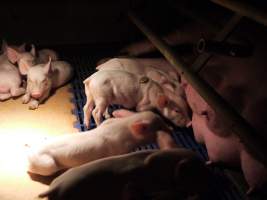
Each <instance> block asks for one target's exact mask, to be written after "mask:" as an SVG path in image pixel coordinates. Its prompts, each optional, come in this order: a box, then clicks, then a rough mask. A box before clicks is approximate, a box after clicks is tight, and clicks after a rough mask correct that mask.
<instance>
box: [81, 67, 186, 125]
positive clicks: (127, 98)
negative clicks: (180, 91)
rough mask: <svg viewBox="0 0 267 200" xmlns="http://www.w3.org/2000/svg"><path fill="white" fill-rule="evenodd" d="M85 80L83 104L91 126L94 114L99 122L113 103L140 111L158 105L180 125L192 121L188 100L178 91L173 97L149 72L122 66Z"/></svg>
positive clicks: (85, 121)
mask: <svg viewBox="0 0 267 200" xmlns="http://www.w3.org/2000/svg"><path fill="white" fill-rule="evenodd" d="M83 83H84V85H85V94H86V96H87V102H86V104H85V106H84V108H83V110H84V123H85V125H86V126H87V127H88V125H89V124H90V118H91V114H92V115H93V117H94V119H95V122H96V124H97V125H99V124H100V122H101V118H102V116H103V114H104V112H105V110H106V108H107V107H108V106H109V105H110V104H118V105H122V106H123V107H125V108H127V109H129V108H135V109H136V110H137V111H144V110H151V109H157V110H158V111H159V112H160V113H161V114H162V115H164V116H165V117H166V118H168V119H169V120H171V121H172V122H173V123H174V124H176V125H178V126H186V125H187V124H188V123H189V121H190V119H189V115H188V110H187V109H188V108H187V104H186V102H185V100H184V99H183V98H181V97H180V96H175V95H173V96H172V98H171V99H169V98H168V97H167V95H166V94H165V93H164V90H163V89H162V87H161V86H160V85H159V84H158V83H156V82H155V81H153V80H151V79H149V78H148V77H146V76H142V75H136V74H132V73H129V72H126V71H120V70H103V71H98V72H96V73H94V74H93V75H91V76H90V77H89V78H87V79H86V80H85V81H84V82H83ZM94 105H95V108H94ZM93 108H94V110H93Z"/></svg>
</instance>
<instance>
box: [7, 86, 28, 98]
mask: <svg viewBox="0 0 267 200" xmlns="http://www.w3.org/2000/svg"><path fill="white" fill-rule="evenodd" d="M10 93H11V95H12V96H13V97H17V96H21V95H23V94H25V89H24V88H22V87H21V88H15V87H14V88H11V89H10Z"/></svg>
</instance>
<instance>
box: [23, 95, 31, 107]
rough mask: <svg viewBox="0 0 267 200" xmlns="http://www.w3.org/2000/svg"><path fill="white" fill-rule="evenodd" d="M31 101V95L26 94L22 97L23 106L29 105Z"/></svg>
mask: <svg viewBox="0 0 267 200" xmlns="http://www.w3.org/2000/svg"><path fill="white" fill-rule="evenodd" d="M30 100H31V96H30V94H29V93H26V94H25V95H23V97H22V103H23V104H26V103H29V102H30Z"/></svg>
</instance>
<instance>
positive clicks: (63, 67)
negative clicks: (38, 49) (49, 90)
mask: <svg viewBox="0 0 267 200" xmlns="http://www.w3.org/2000/svg"><path fill="white" fill-rule="evenodd" d="M52 71H53V76H52V82H53V88H57V87H60V86H62V85H64V84H65V83H67V82H68V81H69V80H70V79H71V78H72V75H73V68H72V66H71V65H70V64H69V63H68V62H65V61H53V62H52Z"/></svg>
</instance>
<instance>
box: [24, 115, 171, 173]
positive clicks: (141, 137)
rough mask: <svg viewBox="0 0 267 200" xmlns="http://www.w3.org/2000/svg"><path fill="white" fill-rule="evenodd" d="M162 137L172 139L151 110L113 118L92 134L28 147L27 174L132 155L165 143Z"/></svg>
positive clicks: (87, 133)
mask: <svg viewBox="0 0 267 200" xmlns="http://www.w3.org/2000/svg"><path fill="white" fill-rule="evenodd" d="M116 115H121V114H120V111H115V112H114V116H116ZM162 134H165V135H167V136H169V135H168V134H169V129H168V128H167V126H166V125H165V123H164V122H163V121H162V120H161V118H160V117H159V116H158V115H156V114H154V113H153V112H150V111H146V112H141V113H136V114H132V115H130V116H127V117H123V118H111V119H108V120H106V121H104V122H103V123H102V124H101V125H100V126H98V127H97V128H95V129H92V130H90V131H86V132H81V133H76V134H66V135H62V136H58V137H56V138H54V139H52V140H51V141H48V142H47V143H46V144H44V145H42V146H41V147H39V145H38V147H37V149H34V147H33V149H32V147H29V148H30V149H29V156H28V159H29V168H28V171H29V172H32V173H35V174H40V175H44V176H47V175H52V174H54V173H55V172H57V171H59V170H62V169H67V168H71V167H75V166H79V165H82V164H84V163H87V162H90V161H93V160H96V159H99V158H104V157H107V156H112V155H119V154H124V153H129V152H131V151H133V150H135V149H136V148H137V147H138V146H141V145H144V144H147V143H151V142H155V141H158V140H159V139H161V140H162V139H163V137H159V136H160V135H162ZM164 138H166V137H164ZM169 138H171V136H169V137H168V139H169ZM168 143H169V141H168ZM173 143H174V142H173ZM166 144H167V143H165V142H159V146H160V147H161V148H169V147H168V146H166Z"/></svg>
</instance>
